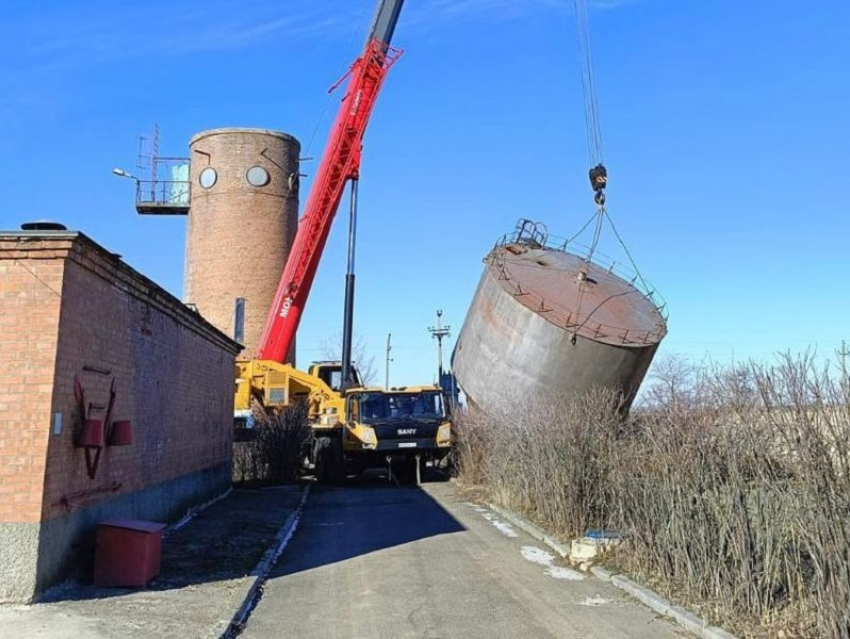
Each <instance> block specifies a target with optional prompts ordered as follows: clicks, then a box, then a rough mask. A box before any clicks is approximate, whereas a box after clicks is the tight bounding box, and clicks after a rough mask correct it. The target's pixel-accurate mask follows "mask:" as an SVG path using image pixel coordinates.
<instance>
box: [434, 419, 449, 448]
mask: <svg viewBox="0 0 850 639" xmlns="http://www.w3.org/2000/svg"><path fill="white" fill-rule="evenodd" d="M451 443H452V425H451V424H443V425H442V426H440V428H438V429H437V445H438V446H448V445H449V444H451Z"/></svg>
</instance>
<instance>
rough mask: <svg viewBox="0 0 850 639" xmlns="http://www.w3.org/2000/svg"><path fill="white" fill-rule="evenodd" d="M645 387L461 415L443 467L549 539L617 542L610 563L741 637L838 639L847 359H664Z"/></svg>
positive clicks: (849, 534)
mask: <svg viewBox="0 0 850 639" xmlns="http://www.w3.org/2000/svg"><path fill="white" fill-rule="evenodd" d="M649 391H650V392H649V393H646V394H645V395H646V397H647V398H648V400H649V401H647V402H645V403H644V405H643V406H641V407H638V408H635V409H634V410H633V411H632V413H631V415H630V416H629V417H628V418H622V417H621V416H620V415H618V413H617V410H616V406H615V403H614V401H613V400H614V399H615V398H613V397H612V396H611V395H609V394H606V393H602V392H599V393H591V394H589V395H587V396H585V397H582V398H580V399H577V400H573V401H569V402H559V401H540V400H537V401H526V402H524V403H515V405H514V408H512V409H508V410H505V409H503V410H500V411H498V412H494V413H493V414H490V415H483V414H478V415H473V416H471V417H466V418H464V419H461V420H459V423H458V432H459V436H458V446H457V447H456V453H457V455H458V460H457V462H456V466H457V468H458V472H459V473H460V476H461V477H462V478H463V479H465V480H466V481H468V482H475V483H479V484H481V485H482V486H483V487H484V488H485V489H486V491H487V493H488V497H489V498H490V499H492V500H494V501H497V502H499V503H501V504H503V505H504V506H507V507H509V508H513V509H515V510H518V511H520V512H523V513H524V514H526V515H528V516H529V517H531V518H533V519H535V520H536V521H538V522H539V523H541V524H542V525H544V526H546V527H548V528H549V529H550V530H552V531H553V532H557V533H560V534H561V535H564V536H575V535H579V534H583V533H584V532H585V531H586V530H587V529H588V528H606V529H613V530H617V531H620V532H622V533H623V534H624V535H625V536H626V537H627V538H628V543H627V544H625V545H624V546H623V547H622V551H620V552H618V554H617V556H616V557H615V558H614V561H616V562H617V564H618V566H619V568H620V569H622V570H625V571H627V572H629V573H631V574H633V575H635V576H636V577H638V578H640V579H642V580H644V581H646V582H648V583H651V584H653V585H654V586H656V587H658V588H660V589H662V590H665V591H666V592H667V594H668V595H670V596H671V597H673V598H674V599H676V600H677V601H679V602H681V603H685V604H689V605H690V606H691V607H692V608H695V609H696V610H697V611H698V612H699V613H700V614H702V615H703V616H705V617H707V618H708V619H709V620H711V621H712V622H714V623H720V624H722V625H724V626H726V627H729V628H730V629H732V630H735V631H737V632H739V633H740V634H742V635H744V636H751V637H762V636H773V635H775V634H776V633H778V632H779V631H780V630H782V631H783V632H784V633H785V634H784V636H788V637H838V638H850V371H848V366H847V353H846V352H845V351H842V352H840V353H839V357H838V360H837V363H835V362H833V363H831V364H828V365H826V366H824V367H817V366H815V359H814V357H813V356H812V355H811V354H808V353H807V354H803V355H800V356H791V355H783V356H781V357H780V358H779V360H778V363H777V364H775V365H773V366H764V365H758V364H749V365H746V366H736V367H734V368H731V369H723V368H718V367H701V368H700V367H692V366H689V365H685V364H683V363H682V362H681V361H678V360H676V361H673V362H672V363H670V364H669V365H667V366H666V367H665V368H663V369H662V374H661V375H660V377H659V378H658V384H657V385H655V386H654V387H653V388H650V389H649Z"/></svg>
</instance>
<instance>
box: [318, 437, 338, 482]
mask: <svg viewBox="0 0 850 639" xmlns="http://www.w3.org/2000/svg"><path fill="white" fill-rule="evenodd" d="M313 459H314V460H315V467H316V470H315V473H316V481H318V482H319V483H320V484H334V485H339V484H341V483H343V481H344V480H345V462H344V459H343V456H342V442H341V441H340V440H339V439H337V438H333V437H317V438H316V443H315V444H314V449H313Z"/></svg>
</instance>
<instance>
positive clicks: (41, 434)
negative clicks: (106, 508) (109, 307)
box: [0, 239, 66, 523]
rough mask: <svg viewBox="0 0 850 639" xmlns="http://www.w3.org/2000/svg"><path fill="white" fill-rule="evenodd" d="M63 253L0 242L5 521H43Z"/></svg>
mask: <svg viewBox="0 0 850 639" xmlns="http://www.w3.org/2000/svg"><path fill="white" fill-rule="evenodd" d="M65 254H66V250H65V249H64V248H62V247H59V246H56V245H55V244H54V243H51V242H44V241H40V240H38V239H33V240H30V241H24V240H17V239H15V240H8V239H0V363H2V364H0V522H22V523H29V522H37V521H39V520H40V519H41V506H42V488H43V486H44V474H45V464H46V457H45V454H44V453H45V450H46V447H47V437H48V433H49V428H50V421H51V418H50V411H51V399H52V397H51V391H52V386H53V369H54V364H55V358H56V343H57V335H58V330H59V309H60V301H61V290H62V277H63V270H64V269H63V256H64V255H65Z"/></svg>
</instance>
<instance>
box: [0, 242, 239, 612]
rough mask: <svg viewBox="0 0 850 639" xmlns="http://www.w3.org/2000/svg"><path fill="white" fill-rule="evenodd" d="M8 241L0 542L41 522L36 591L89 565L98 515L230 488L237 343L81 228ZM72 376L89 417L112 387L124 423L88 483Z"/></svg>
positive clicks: (2, 313) (0, 314)
mask: <svg viewBox="0 0 850 639" xmlns="http://www.w3.org/2000/svg"><path fill="white" fill-rule="evenodd" d="M18 235H19V236H18V237H15V236H9V237H4V236H3V235H2V234H0V275H2V277H0V303H2V306H0V322H3V324H2V326H3V328H4V334H5V336H6V337H8V335H9V334H13V335H14V336H15V338H14V339H13V340H9V339H6V337H4V339H3V340H2V341H0V344H2V346H0V355H2V358H3V361H4V362H6V361H10V362H14V365H13V366H8V367H3V369H2V370H0V495H4V497H5V495H11V498H10V499H8V500H7V499H5V498H3V499H0V538H2V537H3V534H2V527H3V525H4V524H6V525H7V533H8V534H11V533H10V532H9V531H12V530H14V531H15V535H14V540H13V544H12V545H13V546H14V545H16V544H17V545H20V544H24V545H26V544H31V543H32V541H33V535H32V534H31V533H30V532H26V529H25V528H21V526H22V525H25V524H37V525H38V532H37V535H36V537H37V552H36V556H35V557H34V562H35V564H34V567H33V570H34V573H35V574H34V575H33V576H32V581H33V583H32V586H31V589H32V591H33V592H35V591H38V590H41V589H43V588H44V587H45V586H47V585H49V584H50V583H53V582H55V581H56V580H57V579H60V578H61V577H62V576H64V575H65V574H67V573H68V572H69V571H70V570H72V569H74V568H75V567H77V565H78V564H79V563H80V561H79V560H80V559H81V558H83V559H85V560H86V561H88V560H89V559H90V556H89V555H90V551H91V542H92V539H93V533H94V526H95V524H96V522H97V521H100V520H102V519H103V518H106V517H109V516H113V517H114V516H120V517H130V518H142V519H160V520H167V519H170V518H172V517H174V516H177V515H178V514H180V512H182V509H184V508H185V507H187V506H190V505H192V502H193V501H194V502H197V501H199V500H202V499H205V498H208V497H210V496H211V493H215V492H216V491H217V492H219V493H220V492H223V491H224V490H225V489H226V488H227V484H228V480H229V464H230V455H231V437H232V405H233V361H234V355H235V353H236V351H237V349H238V345H236V344H235V343H234V342H232V341H231V340H229V339H228V338H227V337H226V336H224V335H223V334H222V333H220V332H219V331H218V330H217V329H215V328H214V327H213V326H212V325H210V324H209V323H207V322H206V321H205V320H203V319H202V318H201V317H200V316H199V315H197V314H196V313H193V312H192V311H190V310H189V309H187V308H186V307H185V306H184V305H183V304H182V303H181V302H179V301H178V300H177V299H176V298H174V297H173V296H171V295H170V294H168V293H167V292H165V291H163V290H162V289H160V288H159V287H158V286H157V285H156V284H154V283H153V282H151V281H150V280H148V279H146V278H144V277H143V276H142V275H140V274H139V273H137V272H136V271H134V270H133V269H131V268H130V267H129V266H127V265H126V264H124V263H123V262H121V261H120V260H119V259H117V258H116V257H114V256H112V255H111V254H110V253H109V252H108V251H105V250H104V249H103V248H101V247H100V246H98V245H97V244H95V243H94V242H92V241H91V240H89V239H88V238H86V237H85V236H83V235H80V234H74V233H65V234H55V235H53V236H48V237H40V238H39V237H31V236H28V235H26V234H18ZM7 325H8V327H9V328H8V329H7V328H6V327H7ZM75 377H76V378H77V379H78V380H79V381H80V383H81V385H82V387H83V390H84V393H85V401H86V411H87V412H88V413H89V417H94V418H98V419H103V418H104V417H105V413H106V406H107V404H108V403H109V396H110V388H111V387H113V386H112V385H113V384H114V389H115V403H114V409H113V412H112V417H113V419H114V420H130V421H131V424H132V429H133V438H134V441H133V443H132V445H129V446H105V447H103V449H102V450H101V453H100V457H99V460H98V464H97V468H96V472H95V473H94V477H91V476H90V472H89V470H90V468H87V463H86V454H85V451H84V449H82V448H79V447H75V445H74V442H75V435H76V433H77V432H78V430H79V428H80V427H81V425H82V420H81V416H80V410H79V409H78V405H77V402H76V400H75V398H74V379H75ZM94 458H95V451H93V450H92V451H89V460H90V463H91V462H93V461H94ZM200 478H203V479H200ZM22 530H24V532H26V534H23V533H22V532H21V531H22ZM22 534H23V536H22ZM6 545H7V546H8V544H6ZM80 548H83V549H87V551H88V552H82V553H81V552H80V551H79V549H80ZM6 552H9V550H8V548H7V550H6ZM3 553H4V550H3V539H0V564H2V560H3V556H2V555H3ZM22 570H23V571H25V572H26V571H29V570H30V568H28V567H27V566H24V567H23V568H21V567H19V568H18V569H17V572H21V571H22ZM29 577H30V576H29V575H27V576H26V579H29ZM4 579H5V580H7V581H8V580H9V579H14V580H15V581H16V583H20V581H21V576H20V575H9V574H7V571H5V570H4V569H3V567H2V565H0V599H2V598H4V594H3V593H4V592H6V598H24V599H25V598H27V597H26V596H23V597H21V596H20V595H9V593H8V591H9V588H8V584H7V586H6V587H5V588H4ZM27 588H30V586H27ZM31 594H32V592H30V595H31Z"/></svg>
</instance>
